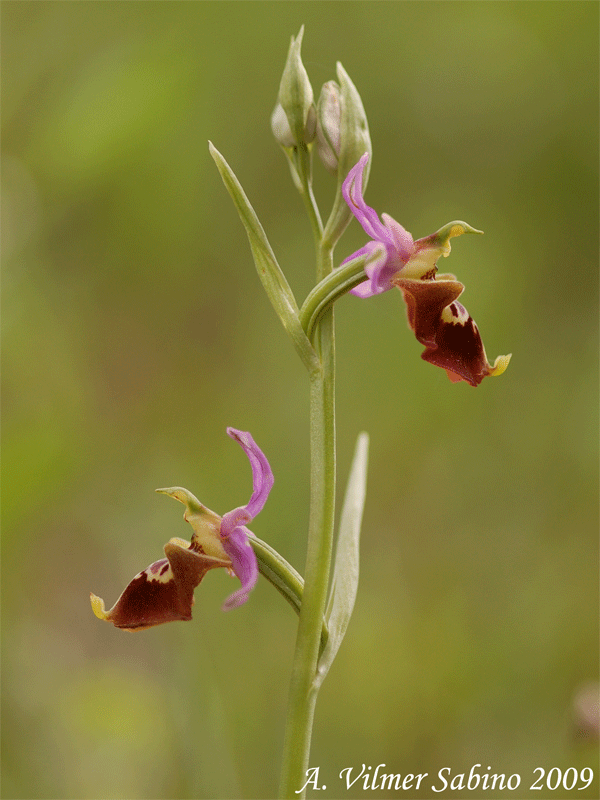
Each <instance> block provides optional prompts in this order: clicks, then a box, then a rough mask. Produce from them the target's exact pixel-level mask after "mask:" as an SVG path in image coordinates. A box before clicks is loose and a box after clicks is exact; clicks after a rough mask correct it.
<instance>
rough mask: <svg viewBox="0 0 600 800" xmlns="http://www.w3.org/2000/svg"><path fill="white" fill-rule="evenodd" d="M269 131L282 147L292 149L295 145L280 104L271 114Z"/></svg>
mask: <svg viewBox="0 0 600 800" xmlns="http://www.w3.org/2000/svg"><path fill="white" fill-rule="evenodd" d="M271 130H272V131H273V136H274V137H275V138H276V139H277V141H278V142H279V144H280V145H281V146H282V147H293V146H294V145H295V144H296V142H295V140H294V136H293V134H292V129H291V128H290V123H289V122H288V118H287V117H286V115H285V111H284V110H283V106H282V105H281V103H277V105H276V106H275V109H274V110H273V113H272V114H271Z"/></svg>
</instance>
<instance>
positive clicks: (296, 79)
mask: <svg viewBox="0 0 600 800" xmlns="http://www.w3.org/2000/svg"><path fill="white" fill-rule="evenodd" d="M303 33H304V29H303V28H301V29H300V33H299V34H298V36H296V37H292V41H291V44H290V49H289V52H288V57H287V61H286V64H285V68H284V70H283V75H282V77H281V83H280V86H279V95H278V98H277V105H276V106H275V110H274V111H273V114H272V116H271V129H272V131H273V135H274V136H275V138H276V139H277V141H278V142H279V144H280V145H282V147H284V148H297V147H307V146H309V145H311V144H312V143H313V142H314V141H315V138H316V145H317V153H318V155H319V158H320V159H321V161H322V162H323V165H324V166H325V168H326V169H327V170H328V172H331V173H332V174H333V175H337V174H338V170H339V169H340V168H341V170H342V175H343V176H344V175H346V174H347V172H348V170H349V169H350V168H351V167H352V166H354V164H356V162H357V161H358V159H359V158H360V157H361V156H362V155H363V154H364V153H371V139H370V137H369V126H368V123H367V117H366V115H365V111H364V108H363V105H362V101H361V99H360V95H359V94H358V92H357V90H356V87H355V86H354V84H353V83H352V81H351V80H350V78H349V77H348V74H347V73H346V71H345V70H344V68H343V67H342V65H341V64H339V63H338V65H337V76H338V80H339V83H337V82H336V81H328V82H327V83H325V84H324V86H323V88H322V89H321V94H320V96H319V100H318V102H317V104H316V106H315V103H314V95H313V90H312V86H311V83H310V80H309V77H308V73H307V72H306V69H305V68H304V64H303V63H302V57H301V55H300V48H301V45H302V35H303Z"/></svg>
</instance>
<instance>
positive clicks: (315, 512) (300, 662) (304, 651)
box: [280, 246, 335, 798]
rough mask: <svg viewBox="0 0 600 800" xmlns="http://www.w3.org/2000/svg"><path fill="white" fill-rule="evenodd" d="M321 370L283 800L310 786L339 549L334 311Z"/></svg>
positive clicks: (314, 376)
mask: <svg viewBox="0 0 600 800" xmlns="http://www.w3.org/2000/svg"><path fill="white" fill-rule="evenodd" d="M332 264H333V254H332V250H331V248H325V247H323V246H322V247H321V248H320V250H319V258H318V266H317V279H318V280H323V278H324V277H325V276H326V275H327V274H329V273H330V272H331V270H332ZM314 338H315V348H316V350H317V353H318V355H319V357H320V364H321V368H320V369H319V370H314V371H312V372H311V373H310V452H311V456H310V457H311V500H310V517H309V531H308V548H307V556H306V568H305V572H304V579H305V581H304V592H303V598H302V607H301V609H300V620H299V624H298V636H297V639H296V651H295V655H294V663H293V667H292V677H291V684H290V696H289V706H288V717H287V724H286V731H285V741H284V751H283V765H282V776H281V786H280V796H281V797H284V798H291V797H303V796H304V792H302V793H299V794H296V792H297V791H298V790H299V789H301V787H302V786H304V784H305V783H306V770H307V769H308V759H309V753H310V742H311V736H312V724H313V718H314V710H315V704H316V700H317V693H318V688H317V686H316V685H315V674H316V668H317V659H318V656H319V646H320V641H321V630H322V625H323V613H324V610H325V605H326V600H327V587H328V583H329V572H330V566H331V553H332V547H333V524H334V512H335V399H334V388H335V386H334V373H335V337H334V320H333V307H331V306H330V307H329V308H328V309H327V310H325V311H324V312H323V313H322V314H321V316H320V318H319V320H318V321H317V322H316V325H315V336H314Z"/></svg>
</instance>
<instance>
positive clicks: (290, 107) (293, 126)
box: [271, 26, 316, 147]
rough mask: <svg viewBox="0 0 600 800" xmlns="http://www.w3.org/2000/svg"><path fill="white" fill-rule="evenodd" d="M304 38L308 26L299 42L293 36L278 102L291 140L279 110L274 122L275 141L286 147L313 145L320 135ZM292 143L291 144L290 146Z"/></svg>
mask: <svg viewBox="0 0 600 800" xmlns="http://www.w3.org/2000/svg"><path fill="white" fill-rule="evenodd" d="M303 34H304V26H302V28H300V33H299V34H298V36H297V37H296V38H294V37H293V36H292V41H291V44H290V49H289V52H288V57H287V61H286V63H285V67H284V70H283V75H282V76H281V83H280V84H279V96H278V98H277V101H278V105H279V106H281V108H282V110H283V113H284V115H285V117H286V119H287V123H288V128H289V134H290V135H289V136H288V131H287V129H286V128H285V127H284V126H283V124H282V122H281V120H280V114H279V112H278V109H277V107H276V108H275V111H274V112H273V116H272V118H271V127H272V129H273V132H274V134H275V138H276V139H277V141H278V142H279V143H280V144H283V145H284V147H292V146H298V145H301V144H309V143H310V142H312V140H313V139H314V138H315V133H316V112H315V107H314V103H313V90H312V86H311V85H310V81H309V79H308V74H307V72H306V70H305V68H304V64H303V63H302V58H301V56H300V47H301V46H302V36H303ZM289 141H291V144H287V142H289ZM284 142H285V143H284Z"/></svg>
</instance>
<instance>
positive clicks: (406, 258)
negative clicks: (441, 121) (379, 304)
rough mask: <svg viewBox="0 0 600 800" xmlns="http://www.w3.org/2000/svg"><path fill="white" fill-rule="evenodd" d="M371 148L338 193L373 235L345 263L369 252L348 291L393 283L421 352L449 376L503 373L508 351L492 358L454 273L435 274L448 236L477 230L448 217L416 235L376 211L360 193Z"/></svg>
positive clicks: (476, 379)
mask: <svg viewBox="0 0 600 800" xmlns="http://www.w3.org/2000/svg"><path fill="white" fill-rule="evenodd" d="M368 159H369V154H368V153H365V154H364V155H363V156H362V158H361V159H360V161H359V162H358V163H357V164H356V165H355V166H354V167H352V169H351V170H350V172H349V173H348V176H347V177H346V179H345V181H344V183H343V186H342V193H343V196H344V199H345V201H346V203H347V204H348V206H349V207H350V210H351V211H352V213H353V214H354V216H355V217H356V219H357V220H358V221H359V223H360V224H361V226H362V228H363V229H364V231H365V233H366V234H367V235H368V236H370V237H371V241H370V242H367V244H366V245H364V247H362V248H360V250H357V251H356V252H355V253H353V254H352V255H351V256H349V257H348V258H347V259H345V261H344V262H343V263H346V262H347V261H350V260H351V259H354V258H357V257H358V256H362V255H365V256H370V260H369V263H368V264H367V267H366V268H365V271H366V274H367V277H368V280H366V281H363V283H360V284H359V285H358V286H356V287H355V288H354V289H352V293H353V294H355V295H356V296H357V297H362V298H365V297H372V296H373V295H376V294H381V293H382V292H386V291H388V289H392V288H393V287H394V286H395V287H397V288H398V289H400V290H401V291H402V294H403V295H404V300H405V302H406V306H407V312H408V323H409V325H410V327H411V328H412V330H413V332H414V334H415V336H416V338H417V339H418V341H419V342H421V344H424V345H425V350H424V351H423V353H422V354H421V358H423V359H424V360H425V361H429V362H430V363H431V364H435V365H436V366H438V367H442V368H443V369H445V370H446V372H447V374H448V377H449V378H450V380H451V381H453V382H454V383H456V382H457V381H466V382H467V383H470V384H471V386H477V385H478V384H479V383H481V381H482V380H483V379H484V378H485V377H486V376H488V375H501V374H502V373H503V372H504V370H505V369H506V368H507V366H508V362H509V361H510V355H507V356H498V358H497V359H496V361H495V362H494V364H493V365H492V364H490V363H489V362H488V360H487V356H486V354H485V348H484V346H483V342H482V341H481V337H480V335H479V330H478V329H477V325H476V324H475V322H474V320H473V318H472V317H471V316H470V315H469V312H468V311H467V310H466V308H465V307H464V306H463V305H462V304H461V303H459V302H458V297H459V296H460V295H461V294H462V292H463V290H464V288H465V287H464V286H463V284H462V283H460V282H459V281H457V280H456V278H455V276H454V275H449V274H446V275H438V276H437V277H436V272H437V266H436V262H437V260H438V259H439V258H440V256H447V255H449V253H450V239H451V238H452V237H453V236H460V235H461V234H463V233H481V232H482V231H478V230H476V229H475V228H472V227H471V226H470V225H467V223H466V222H459V221H456V222H450V223H448V225H445V226H444V227H443V228H440V230H439V231H437V232H436V233H433V234H431V235H430V236H426V237H425V238H423V239H417V241H415V240H414V239H413V237H412V236H411V234H410V233H409V232H408V231H407V230H405V229H404V228H403V227H402V225H400V223H399V222H396V220H394V219H392V218H391V217H390V216H389V215H388V214H382V215H381V218H382V220H383V223H382V222H381V221H380V219H379V216H378V215H377V212H376V211H375V210H374V209H372V208H370V206H368V205H367V204H366V203H365V201H364V199H363V191H362V182H363V172H364V169H365V166H366V164H367V161H368Z"/></svg>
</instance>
